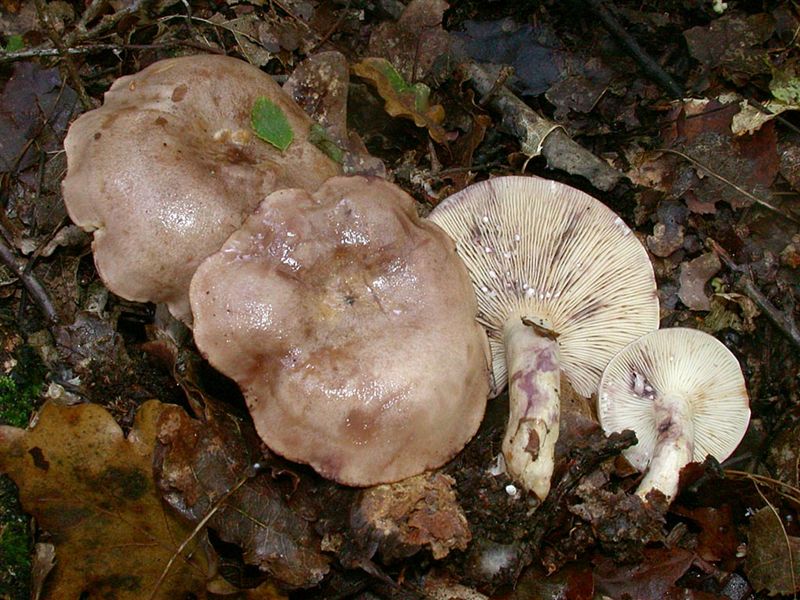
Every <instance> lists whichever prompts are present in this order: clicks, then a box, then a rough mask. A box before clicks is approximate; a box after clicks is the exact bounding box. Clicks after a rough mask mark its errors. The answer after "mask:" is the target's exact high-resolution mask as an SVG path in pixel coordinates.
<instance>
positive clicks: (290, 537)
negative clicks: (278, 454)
mask: <svg viewBox="0 0 800 600" xmlns="http://www.w3.org/2000/svg"><path fill="white" fill-rule="evenodd" d="M207 407H208V408H209V416H210V418H208V419H207V421H206V422H205V423H203V422H201V421H198V420H195V419H192V418H190V417H189V416H188V415H187V414H186V412H185V411H184V410H183V409H181V408H179V407H176V406H172V407H169V408H168V409H167V410H165V411H164V412H163V414H162V415H161V418H160V420H159V423H158V447H157V449H156V452H155V463H154V464H155V470H156V479H157V483H158V486H159V487H160V488H161V490H162V492H163V494H164V499H165V500H166V501H167V502H168V503H169V504H170V506H172V507H173V508H174V509H176V510H177V511H178V512H179V513H181V514H182V515H183V516H184V517H186V518H187V519H189V520H190V521H192V522H193V523H197V522H199V521H200V520H201V519H202V518H203V517H205V516H206V515H207V513H208V512H209V511H210V510H211V509H212V507H213V506H214V505H215V503H216V502H217V501H218V500H219V499H220V498H221V497H222V496H223V495H225V494H226V493H227V492H228V490H230V489H232V488H233V487H234V486H235V485H236V484H237V482H239V480H240V479H241V478H242V477H243V476H245V473H246V472H247V470H248V469H249V467H250V465H251V464H252V463H253V462H254V460H255V458H256V457H255V456H252V455H251V450H250V448H258V442H257V441H253V440H257V437H256V436H255V432H254V431H252V425H251V424H250V423H249V421H245V420H243V419H239V418H237V417H235V416H234V415H231V414H229V413H226V412H223V411H221V410H216V409H214V408H213V405H212V404H211V403H210V402H209V403H208V404H207ZM245 436H247V437H248V439H249V440H250V442H249V443H246V442H245ZM265 460H267V461H268V460H269V459H268V458H267V459H265ZM265 464H268V463H265ZM312 493H313V492H312V490H309V489H308V487H306V485H305V484H303V482H301V478H300V476H299V475H298V476H295V477H294V478H293V477H291V476H286V477H280V478H277V477H274V476H273V474H272V473H270V472H264V473H261V474H260V475H257V476H255V477H252V478H251V479H249V480H248V481H247V482H246V483H245V484H244V485H242V486H241V487H240V488H239V489H238V490H237V491H236V492H235V493H234V494H233V495H231V496H230V497H229V498H228V499H227V500H226V501H225V502H224V503H223V504H222V505H221V506H220V507H219V509H218V510H217V511H216V512H215V513H214V515H213V516H212V517H211V519H210V520H209V521H208V527H210V528H211V529H213V530H215V531H216V532H217V534H218V535H219V537H220V538H221V539H222V540H223V541H225V542H229V543H232V544H237V545H239V546H240V547H241V548H242V549H243V551H244V560H245V562H247V563H249V564H254V565H257V566H258V567H259V568H261V569H262V570H263V571H266V572H268V573H269V574H271V575H272V576H274V577H275V578H276V579H278V580H279V581H280V582H282V583H283V584H285V585H286V586H288V587H309V586H313V585H315V584H317V583H319V581H320V580H321V579H322V578H323V577H324V575H325V574H326V573H327V572H328V558H327V557H326V556H325V555H324V554H322V552H321V550H320V542H319V539H318V537H317V536H316V534H315V533H314V531H313V529H312V527H311V520H312V519H313V510H314V509H313V508H312V507H311V506H310V498H311V495H312Z"/></svg>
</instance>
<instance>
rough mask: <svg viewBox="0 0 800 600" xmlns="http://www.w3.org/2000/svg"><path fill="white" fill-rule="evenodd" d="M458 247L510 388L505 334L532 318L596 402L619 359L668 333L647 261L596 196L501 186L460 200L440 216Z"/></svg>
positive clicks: (483, 187)
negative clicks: (508, 325) (607, 370)
mask: <svg viewBox="0 0 800 600" xmlns="http://www.w3.org/2000/svg"><path fill="white" fill-rule="evenodd" d="M430 219H431V220H432V221H433V222H435V223H437V224H439V225H441V226H442V228H443V229H444V230H445V231H447V233H449V234H450V235H451V236H452V237H453V239H454V240H455V241H456V251H457V252H458V254H459V255H460V256H461V258H462V259H463V260H464V262H465V263H466V265H467V270H468V271H469V273H470V276H471V277H472V281H473V285H474V287H475V292H476V294H477V296H478V307H479V312H478V320H479V321H480V322H481V323H482V324H483V325H484V326H485V327H486V329H487V332H488V334H489V342H490V344H491V348H492V358H493V362H494V365H493V374H494V386H493V387H494V389H493V393H494V394H497V393H499V392H500V391H501V390H502V389H503V387H504V386H505V384H506V380H507V372H506V356H505V347H504V343H503V326H504V324H505V322H506V321H507V320H508V319H511V318H520V317H525V318H527V319H530V320H531V321H533V322H538V324H540V325H543V326H544V327H546V328H547V329H550V330H552V331H554V332H555V333H556V334H557V335H558V338H557V339H558V345H559V352H560V355H561V361H562V367H563V370H564V372H565V373H566V375H567V377H568V378H569V380H570V383H571V384H572V387H573V388H574V389H575V391H576V392H578V393H579V394H581V395H583V396H585V397H588V396H590V395H591V394H592V393H593V392H594V391H595V390H596V389H597V383H598V381H599V380H600V374H601V373H602V372H603V368H604V367H605V366H606V364H607V363H608V361H609V360H610V359H611V357H612V356H613V355H614V354H615V353H616V352H618V351H619V350H620V349H621V348H623V347H624V346H625V345H626V344H628V343H629V342H631V341H633V340H635V339H636V338H637V337H639V336H640V335H643V334H644V333H647V332H648V331H653V330H654V329H656V328H657V327H658V318H659V314H658V296H657V292H656V283H655V277H654V275H653V267H652V265H651V264H650V260H649V258H648V256H647V251H646V250H645V249H644V246H642V244H641V243H640V242H639V240H638V239H637V238H636V236H635V235H633V232H632V231H631V230H630V229H629V228H628V226H627V225H625V223H624V222H623V221H622V219H621V218H620V217H618V216H617V215H616V214H615V213H614V212H612V211H611V210H610V209H609V208H607V207H606V206H605V205H603V204H602V203H601V202H599V201H598V200H596V199H594V198H592V197H591V196H589V195H588V194H585V193H583V192H581V191H580V190H576V189H574V188H572V187H569V186H567V185H564V184H561V183H558V182H555V181H549V180H546V179H541V178H539V177H498V178H495V179H489V180H487V181H483V182H481V183H477V184H474V185H471V186H468V187H467V188H465V189H464V190H462V191H461V192H459V193H457V194H454V195H453V196H450V197H449V198H447V199H446V200H444V202H442V203H441V204H440V205H439V206H437V207H436V208H435V209H434V210H433V212H432V213H431V215H430Z"/></svg>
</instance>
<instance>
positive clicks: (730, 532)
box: [671, 504, 740, 562]
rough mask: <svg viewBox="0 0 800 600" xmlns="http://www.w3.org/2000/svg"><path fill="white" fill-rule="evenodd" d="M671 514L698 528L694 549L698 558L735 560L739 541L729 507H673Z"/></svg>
mask: <svg viewBox="0 0 800 600" xmlns="http://www.w3.org/2000/svg"><path fill="white" fill-rule="evenodd" d="M671 512H673V513H674V514H677V515H680V516H682V517H684V518H686V519H688V520H690V521H691V522H692V523H693V524H694V525H695V526H696V527H699V528H700V533H699V534H698V535H697V547H696V548H695V552H697V554H698V556H700V558H702V559H703V560H707V561H710V562H717V561H721V560H736V552H737V550H738V548H739V543H740V540H739V538H738V536H737V535H736V525H735V524H734V522H733V510H732V509H731V507H730V506H729V505H727V504H725V505H722V506H720V507H719V508H716V507H713V506H698V507H697V508H688V507H686V506H682V505H675V506H673V507H672V509H671Z"/></svg>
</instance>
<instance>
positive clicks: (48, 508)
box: [0, 400, 209, 600]
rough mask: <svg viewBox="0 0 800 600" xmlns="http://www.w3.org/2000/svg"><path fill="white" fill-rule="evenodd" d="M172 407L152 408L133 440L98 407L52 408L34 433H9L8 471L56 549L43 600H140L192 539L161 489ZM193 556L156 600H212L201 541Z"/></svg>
mask: <svg viewBox="0 0 800 600" xmlns="http://www.w3.org/2000/svg"><path fill="white" fill-rule="evenodd" d="M166 408H167V406H166V405H163V404H161V403H160V402H157V401H155V400H151V401H148V402H146V403H145V404H143V405H142V406H141V408H140V409H139V412H138V413H137V415H136V421H135V423H134V426H133V429H131V431H130V433H129V434H128V437H127V438H126V437H125V436H124V434H123V432H122V429H120V427H119V425H117V423H116V422H115V421H114V419H113V418H112V417H111V414H110V413H109V412H108V411H107V410H106V409H104V408H103V407H101V406H98V405H96V404H82V405H78V406H69V407H67V406H58V405H56V404H53V403H48V404H45V405H44V406H43V407H42V409H41V411H40V412H39V416H38V420H37V422H36V425H35V426H34V427H33V428H31V429H28V430H24V429H17V428H14V427H0V471H2V472H4V473H7V474H8V475H10V476H11V478H12V479H13V480H14V481H15V482H16V484H17V486H19V495H20V501H21V502H22V505H23V507H24V509H25V510H26V511H27V512H29V513H31V514H32V515H33V516H34V517H35V518H36V520H37V522H38V524H39V527H40V528H41V529H43V530H45V531H47V532H49V533H50V535H51V536H52V540H53V543H54V544H55V546H56V566H55V568H54V569H53V570H52V572H51V573H50V576H49V577H48V579H47V581H46V582H45V586H44V591H43V594H42V597H43V598H52V599H54V600H58V599H60V598H90V599H93V598H115V599H118V600H124V599H127V598H130V599H132V600H133V599H141V598H147V597H149V595H150V594H151V592H153V590H154V586H155V584H156V581H157V580H158V579H159V577H160V576H161V573H162V571H163V569H164V567H165V566H166V564H167V562H168V561H169V560H170V558H171V557H172V556H173V554H174V553H175V552H176V550H177V548H178V547H179V546H180V544H181V543H182V542H183V541H184V540H185V539H186V538H187V537H188V535H189V533H190V532H191V528H187V526H186V525H185V524H183V523H181V522H179V521H178V520H176V519H175V518H174V517H173V516H172V515H171V514H170V513H169V511H167V510H166V507H165V506H164V505H163V504H162V502H161V497H160V495H159V494H158V492H157V490H156V488H155V485H154V482H153V477H152V466H151V465H152V450H153V445H154V443H155V434H156V427H155V426H156V422H157V421H158V418H159V416H160V415H161V413H162V412H163V411H164V410H165V409H166ZM185 556H186V558H181V559H179V560H177V561H176V562H175V563H174V565H173V567H172V569H171V570H170V572H169V574H168V575H167V577H166V579H165V580H164V581H163V583H162V584H161V586H160V588H159V590H158V593H157V594H156V596H155V597H156V598H165V599H172V598H180V597H183V596H185V595H186V594H195V595H197V596H199V597H203V596H204V593H205V584H206V580H207V578H208V575H209V571H208V562H207V558H206V554H205V552H204V551H203V550H202V548H201V547H199V546H198V544H195V543H192V544H190V545H189V547H188V548H187V549H186V552H185Z"/></svg>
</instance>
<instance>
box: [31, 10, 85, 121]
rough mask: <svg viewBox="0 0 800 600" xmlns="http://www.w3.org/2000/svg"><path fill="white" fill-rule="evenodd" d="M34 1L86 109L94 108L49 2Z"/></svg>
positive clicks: (48, 35)
mask: <svg viewBox="0 0 800 600" xmlns="http://www.w3.org/2000/svg"><path fill="white" fill-rule="evenodd" d="M34 2H35V4H36V13H37V14H38V15H39V21H41V23H42V28H43V29H44V30H45V32H47V37H49V38H50V41H51V42H53V45H54V46H55V47H56V49H57V50H58V53H59V56H60V57H61V60H62V62H63V64H64V68H65V69H66V70H67V74H68V75H69V79H70V81H71V82H72V86H73V87H74V88H75V91H76V92H77V93H78V98H80V100H81V104H82V105H83V108H84V110H90V109H92V108H94V105H93V104H92V99H91V98H89V94H88V93H87V92H86V88H85V87H84V86H83V81H82V80H81V76H80V73H78V67H77V66H75V61H73V60H72V57H71V56H70V55H69V54H68V53H67V44H65V43H64V41H63V40H62V39H61V35H60V34H59V33H58V32H57V31H56V29H55V27H54V26H53V23H52V20H51V17H50V9H49V8H48V6H47V4H45V2H44V0H34Z"/></svg>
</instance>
